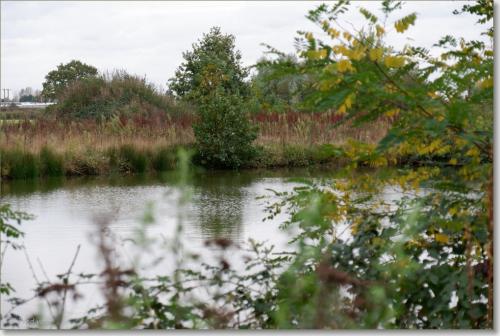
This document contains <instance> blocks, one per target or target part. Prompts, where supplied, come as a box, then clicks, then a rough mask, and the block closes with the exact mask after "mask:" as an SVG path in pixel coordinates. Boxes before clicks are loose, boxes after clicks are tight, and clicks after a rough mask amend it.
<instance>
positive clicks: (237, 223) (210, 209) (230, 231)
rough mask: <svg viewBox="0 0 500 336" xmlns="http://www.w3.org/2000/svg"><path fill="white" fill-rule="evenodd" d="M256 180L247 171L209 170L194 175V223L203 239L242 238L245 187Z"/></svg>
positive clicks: (237, 239)
mask: <svg viewBox="0 0 500 336" xmlns="http://www.w3.org/2000/svg"><path fill="white" fill-rule="evenodd" d="M252 181H253V178H252V175H251V174H250V173H246V172H234V171H231V172H206V173H204V174H202V175H199V176H196V177H194V178H193V181H192V182H193V187H194V189H195V192H194V195H193V199H192V202H193V203H192V204H193V208H194V209H193V210H194V212H195V213H194V214H193V215H194V217H195V218H196V219H197V220H194V221H193V222H194V224H193V225H194V226H196V229H197V230H196V231H197V232H200V234H201V237H202V238H203V239H212V238H228V239H232V240H235V241H239V240H241V239H242V237H243V206H244V204H245V197H246V191H245V187H246V186H248V185H250V183H251V182H252Z"/></svg>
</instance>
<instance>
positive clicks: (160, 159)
mask: <svg viewBox="0 0 500 336" xmlns="http://www.w3.org/2000/svg"><path fill="white" fill-rule="evenodd" d="M335 118H336V117H335V116H334V115H333V114H328V113H324V114H306V113H296V112H290V113H285V114H277V113H276V114H269V113H260V114H256V115H253V116H252V121H253V122H254V123H255V124H257V125H258V126H259V130H260V132H259V137H258V138H257V140H256V141H255V145H256V146H257V147H258V153H257V156H256V157H255V158H254V159H253V160H252V161H251V162H248V163H247V165H246V166H245V168H272V167H299V166H307V165H311V164H322V163H331V162H345V161H346V160H349V157H351V158H352V157H353V156H352V155H351V156H349V155H348V154H349V144H350V143H352V142H353V141H356V142H363V143H366V144H368V145H370V146H373V145H374V144H375V143H376V142H377V141H378V140H379V139H380V138H381V137H382V136H384V135H385V132H386V130H387V128H388V126H389V122H388V121H378V122H377V125H375V126H373V127H370V129H358V128H353V127H351V126H350V125H348V124H346V125H342V126H340V127H333V124H334V123H335V122H336V120H335ZM195 121H196V118H195V116H194V115H192V114H182V115H180V116H177V117H172V116H166V115H165V114H161V113H159V114H157V115H150V116H147V117H145V116H135V117H115V118H112V119H111V120H109V121H106V122H96V121H93V120H80V121H78V122H75V121H73V122H71V121H67V122H64V121H61V120H57V119H50V118H35V119H26V120H21V121H19V122H16V123H4V124H2V125H1V126H0V131H1V132H0V152H1V155H2V157H1V176H2V177H4V178H33V177H37V176H61V175H68V176H70V175H105V174H111V173H120V174H127V173H144V172H155V171H165V170H170V169H173V168H174V167H175V165H176V163H175V154H176V152H177V149H178V148H179V147H184V148H188V149H191V150H193V149H194V142H195V138H194V135H193V131H192V124H193V123H194V122H195ZM344 148H345V149H346V150H344ZM194 161H195V162H194V163H195V164H196V155H195V156H194Z"/></svg>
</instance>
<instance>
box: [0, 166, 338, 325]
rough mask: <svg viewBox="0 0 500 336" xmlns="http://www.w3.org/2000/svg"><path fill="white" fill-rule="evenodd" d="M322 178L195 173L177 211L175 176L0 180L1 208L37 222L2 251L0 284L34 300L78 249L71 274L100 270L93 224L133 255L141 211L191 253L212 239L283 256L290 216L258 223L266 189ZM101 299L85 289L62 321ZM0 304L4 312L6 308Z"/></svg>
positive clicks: (268, 196)
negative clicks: (16, 245) (257, 244)
mask: <svg viewBox="0 0 500 336" xmlns="http://www.w3.org/2000/svg"><path fill="white" fill-rule="evenodd" d="M328 175H329V172H328V171H318V170H314V171H311V170H278V171H265V170H264V171H240V172H217V171H215V172H214V171H211V172H197V173H193V174H191V175H190V177H189V179H188V182H187V185H186V186H187V191H188V193H187V194H188V195H189V196H190V197H188V199H187V202H186V204H185V206H184V207H182V208H181V207H179V198H180V196H181V189H180V188H181V186H179V184H178V183H177V182H176V181H178V179H177V178H176V176H175V173H169V174H165V175H162V176H158V177H145V176H131V177H115V178H109V177H108V178H102V177H101V178H72V179H57V180H43V181H9V182H5V181H4V182H3V183H2V189H1V197H2V202H3V203H10V204H11V205H12V207H13V209H15V210H22V211H25V212H28V213H30V214H32V215H34V216H35V218H34V219H33V220H31V221H26V222H23V223H22V226H21V229H22V231H23V232H24V233H25V236H24V237H23V238H22V243H23V244H24V246H25V249H24V250H12V249H10V250H8V251H7V253H6V255H5V259H4V265H2V270H1V275H2V282H10V283H11V284H12V285H13V287H14V288H15V289H16V296H18V297H21V298H28V297H30V296H33V293H34V292H33V289H34V288H35V287H36V282H37V281H44V280H45V279H47V278H49V279H51V280H54V279H56V275H57V274H62V273H64V272H66V271H67V269H68V267H69V265H70V264H71V262H72V259H73V256H74V254H75V251H76V248H77V246H78V245H80V252H79V255H78V258H77V260H76V262H75V265H74V268H73V272H74V273H80V272H84V273H89V272H96V271H98V270H99V267H100V266H101V264H100V260H99V256H98V254H97V253H96V246H95V242H96V232H97V225H96V221H98V220H99V218H107V219H108V220H109V230H110V232H112V234H113V235H115V236H116V237H118V238H119V240H120V241H121V242H122V243H120V244H118V245H117V246H116V248H117V250H118V252H119V253H120V254H121V255H122V256H125V258H126V257H127V256H130V255H132V254H134V253H136V252H137V251H135V250H134V248H135V247H133V245H131V244H127V243H126V242H127V240H130V241H131V240H133V239H135V238H134V237H136V234H137V230H138V229H139V228H140V227H142V226H141V223H142V222H144V221H143V220H142V218H144V216H145V214H147V213H148V211H147V209H150V211H149V213H150V214H152V215H153V216H152V217H153V218H154V224H153V225H150V226H148V227H147V229H146V231H147V233H148V235H150V236H151V235H152V236H156V237H163V238H165V239H168V238H172V237H173V236H174V235H175V231H176V228H177V225H178V224H179V223H181V224H182V227H183V233H182V236H181V237H182V238H181V240H182V242H183V243H184V244H185V245H187V246H188V247H189V248H191V249H194V250H198V251H206V248H204V242H205V241H206V240H210V239H213V238H228V239H231V240H232V241H235V242H237V243H240V244H244V243H245V242H246V241H247V240H248V239H249V238H252V239H255V240H257V241H265V242H266V243H267V244H273V245H275V246H276V248H277V250H283V249H285V248H286V247H287V241H288V240H289V238H290V235H289V234H290V233H287V232H284V231H282V230H280V229H279V224H281V223H283V221H285V220H286V219H287V216H288V215H287V214H285V213H284V214H280V215H278V216H277V217H275V218H273V219H268V220H265V221H264V219H265V218H266V217H267V216H268V215H269V213H268V212H267V211H266V210H265V207H266V202H273V201H275V200H277V199H276V198H275V197H274V196H273V195H274V193H273V192H272V191H271V190H275V191H291V190H292V189H293V187H295V186H297V185H299V182H298V179H299V178H310V177H311V176H314V178H321V177H326V176H328ZM183 190H184V189H183ZM182 195H186V192H183V193H182ZM262 196H265V197H264V198H262ZM201 253H206V252H201ZM146 254H147V252H146ZM146 257H147V255H146ZM28 260H29V262H28ZM30 263H31V267H30ZM94 291H95V292H94ZM99 295H100V294H99V293H98V291H97V290H89V291H87V293H86V295H85V297H84V301H86V303H85V302H83V304H82V303H80V304H79V305H78V307H70V309H68V314H67V315H68V316H69V317H71V316H73V317H74V316H78V315H81V314H84V312H85V310H86V309H87V308H88V307H90V306H91V305H93V304H95V302H94V301H95V300H96V299H98V297H99ZM4 301H5V300H4V299H2V303H3V305H2V306H3V307H2V313H5V311H6V310H7V309H8V307H9V304H8V303H6V302H4ZM37 309H38V310H43V307H38V306H34V304H33V305H29V304H28V305H25V306H24V307H23V308H22V309H21V310H20V311H19V312H23V311H24V313H26V314H29V313H34V312H36V310H37Z"/></svg>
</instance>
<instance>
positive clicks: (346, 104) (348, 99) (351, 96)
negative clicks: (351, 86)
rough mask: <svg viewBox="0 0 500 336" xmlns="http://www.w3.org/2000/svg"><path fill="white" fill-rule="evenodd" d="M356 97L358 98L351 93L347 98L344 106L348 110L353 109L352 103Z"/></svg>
mask: <svg viewBox="0 0 500 336" xmlns="http://www.w3.org/2000/svg"><path fill="white" fill-rule="evenodd" d="M355 97H356V95H355V94H354V93H351V94H350V95H348V96H347V98H346V99H345V101H344V105H345V107H346V108H347V109H349V108H351V106H352V102H353V100H354V98H355Z"/></svg>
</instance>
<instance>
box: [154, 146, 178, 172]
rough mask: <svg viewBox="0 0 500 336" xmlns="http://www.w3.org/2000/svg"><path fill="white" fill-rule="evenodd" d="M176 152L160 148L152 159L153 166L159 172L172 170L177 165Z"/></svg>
mask: <svg viewBox="0 0 500 336" xmlns="http://www.w3.org/2000/svg"><path fill="white" fill-rule="evenodd" d="M175 153H176V152H175V151H174V150H172V149H170V148H160V149H159V150H158V151H157V152H156V153H155V154H154V156H153V158H152V162H151V164H152V166H153V168H154V169H155V170H156V171H157V172H162V171H166V170H172V169H173V168H175V164H176V154H175Z"/></svg>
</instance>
